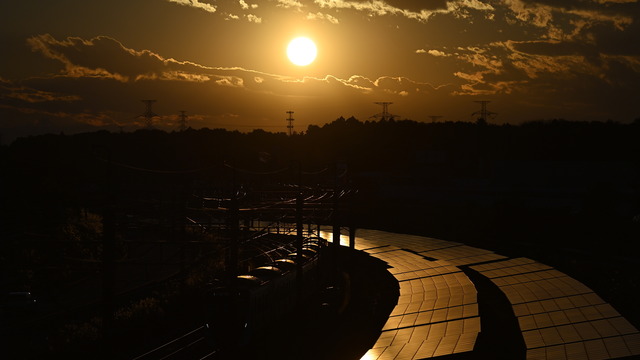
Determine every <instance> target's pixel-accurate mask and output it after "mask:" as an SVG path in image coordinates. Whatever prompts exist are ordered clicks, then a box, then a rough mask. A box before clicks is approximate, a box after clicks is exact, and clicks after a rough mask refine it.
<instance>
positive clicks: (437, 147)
mask: <svg viewBox="0 0 640 360" xmlns="http://www.w3.org/2000/svg"><path fill="white" fill-rule="evenodd" d="M638 154H640V121H636V122H634V123H633V124H619V123H613V122H569V121H562V120H554V121H539V122H530V123H526V124H523V125H519V126H509V125H503V126H495V125H486V124H474V123H433V124H421V123H416V122H412V121H383V122H366V123H363V122H360V121H357V120H356V119H353V118H350V119H344V118H340V119H338V120H336V121H334V122H332V123H330V124H327V125H325V126H322V127H318V126H310V127H309V128H308V129H307V131H306V132H305V133H304V134H296V135H293V136H287V135H285V134H283V133H268V132H265V131H261V130H256V131H253V132H251V133H239V132H229V131H226V130H210V129H200V130H193V129H189V130H186V131H184V132H179V133H165V132H162V131H156V130H141V131H137V132H134V133H108V132H104V131H102V132H95V133H86V134H78V135H72V136H67V135H43V136H37V137H29V138H21V139H18V140H16V141H14V142H13V143H12V144H11V145H10V146H2V147H1V148H0V169H1V170H0V190H1V192H0V203H1V204H2V208H1V210H0V211H1V213H0V266H1V271H0V273H1V274H2V275H1V276H2V277H1V278H0V292H1V293H2V295H4V294H7V293H9V292H27V291H29V292H31V293H32V294H33V296H35V297H36V299H37V300H38V302H37V304H38V305H37V307H38V308H37V309H36V310H33V308H35V306H32V305H33V304H25V303H21V304H17V305H15V304H14V305H10V306H13V308H9V307H8V306H9V305H6V306H5V305H4V304H6V303H3V314H8V313H11V314H18V315H15V316H18V317H19V319H20V321H18V322H17V323H12V324H17V325H15V326H16V327H17V329H13V328H11V329H6V328H5V329H3V332H5V331H6V332H13V333H17V334H19V336H22V339H23V340H24V339H27V340H24V341H23V343H21V346H26V347H27V348H30V349H40V350H41V351H44V352H48V351H52V352H56V353H59V354H67V352H74V351H75V350H77V349H81V350H86V351H89V350H88V349H91V348H95V347H94V346H95V344H96V342H99V339H100V337H101V336H102V334H101V333H100V329H101V321H102V320H101V318H100V312H101V308H100V301H101V291H102V290H103V289H102V288H101V285H100V284H101V282H102V280H104V279H103V278H102V275H101V274H102V273H103V270H104V268H103V264H102V262H101V261H102V259H103V258H104V253H103V252H104V251H111V252H113V256H114V257H115V258H116V259H117V261H120V262H121V265H119V266H118V271H119V272H118V273H117V275H116V277H117V281H118V286H121V288H120V290H121V293H122V294H124V295H122V296H119V297H116V299H117V301H116V302H117V304H116V309H117V311H118V312H117V315H116V318H115V319H114V321H116V322H118V321H119V322H121V323H122V324H121V325H122V327H123V328H124V327H129V328H130V329H133V330H132V331H131V334H136V333H146V334H147V338H149V337H151V338H152V337H154V336H161V335H160V334H155V333H154V331H156V330H157V331H160V330H159V328H157V327H154V326H151V327H149V326H148V324H149V323H150V322H151V323H159V322H162V321H168V320H167V319H169V318H172V317H173V318H174V320H175V318H180V317H183V323H184V324H183V325H184V326H185V328H186V327H188V326H189V325H190V324H191V323H196V322H198V320H193V319H192V318H191V315H193V314H191V315H189V314H187V313H181V310H180V309H188V310H189V311H190V310H193V309H194V307H192V306H190V305H188V304H187V305H185V302H184V301H185V299H188V298H193V297H194V296H197V295H194V294H195V293H197V291H199V284H203V283H206V282H207V281H209V280H211V279H210V277H211V274H212V273H215V272H216V271H220V272H222V271H224V262H225V256H228V255H226V254H224V252H223V251H222V248H223V245H222V244H220V243H219V242H216V240H215V236H214V235H211V234H205V233H203V232H199V231H198V230H197V229H194V228H188V227H186V228H185V227H184V226H180V223H178V220H176V219H180V218H183V216H181V215H184V213H183V211H184V205H186V206H187V207H189V206H195V205H194V204H193V201H194V200H193V199H194V198H196V199H200V200H201V199H203V198H205V197H207V196H209V197H211V198H213V197H224V196H227V195H228V194H229V193H230V192H231V189H236V190H237V189H238V188H242V189H244V190H246V191H249V190H250V189H251V188H255V187H261V186H262V187H264V186H269V185H273V184H280V185H283V184H298V183H302V184H304V185H306V186H316V185H317V184H318V183H323V184H325V185H327V184H328V185H330V186H338V187H344V186H351V187H354V188H357V189H358V195H357V196H356V197H355V198H354V199H353V201H352V203H351V204H350V205H348V206H349V208H348V209H349V213H350V214H351V216H350V217H348V218H347V217H345V218H343V219H342V221H343V222H344V223H346V222H349V223H350V224H353V225H355V226H356V227H363V228H377V229H383V230H391V231H396V232H402V233H416V234H421V235H427V236H431V237H437V238H442V239H445V240H451V241H459V242H463V243H466V244H469V245H474V246H478V247H483V248H487V249H491V250H495V251H496V252H499V253H501V254H504V255H510V256H527V257H531V258H534V259H536V260H538V261H541V262H543V263H546V264H549V265H552V266H555V267H557V268H559V269H560V270H561V271H564V272H566V273H568V274H569V275H571V276H573V277H575V278H576V279H578V280H580V281H582V282H584V283H585V284H586V285H587V286H589V287H591V288H592V289H594V290H595V291H596V292H597V293H599V294H600V295H601V296H602V297H603V298H604V299H605V300H607V301H609V302H610V303H612V304H613V305H614V306H615V307H616V308H617V309H618V310H619V311H620V312H621V313H622V314H623V315H624V316H626V317H627V318H628V319H629V320H630V321H631V322H632V323H634V325H636V327H638V326H640V310H638V309H637V307H636V304H635V301H634V299H635V298H634V296H635V294H637V293H639V292H640V291H639V290H640V289H638V287H639V285H638V282H637V265H636V264H637V261H638V259H639V258H640V256H638V252H637V250H638V239H640V157H638ZM336 164H338V165H337V166H336ZM232 169H236V170H232ZM238 169H241V170H242V171H240V170H238ZM345 169H346V170H347V173H346V174H347V175H346V176H338V174H342V172H343V171H344V170H345ZM323 170H324V171H323ZM313 174H321V175H318V176H316V175H313ZM196 195H197V196H196ZM194 196H195V197H194ZM345 206H346V205H345ZM105 233H110V234H112V235H111V236H113V238H115V239H116V245H115V247H114V248H112V249H105V248H104V246H103V245H104V244H103V239H104V237H105ZM209 237H210V238H209ZM185 240H186V243H187V244H192V245H184V243H179V244H180V245H177V244H178V241H185ZM205 240H207V241H205ZM159 242H162V244H161V245H158V243H159ZM203 244H206V245H203ZM249 257H251V256H249ZM136 259H138V260H139V259H145V260H144V261H137V260H136ZM149 259H153V261H149ZM176 274H177V275H176ZM127 281H130V283H131V285H130V286H129V287H127ZM141 284H144V285H141ZM115 292H116V293H118V290H116V291H115ZM185 294H186V295H185ZM6 309H9V310H6ZM16 309H17V310H16ZM21 314H22V315H21ZM25 314H26V315H25ZM176 314H179V315H176ZM3 316H4V315H3ZM11 316H14V315H11ZM194 316H195V315H194ZM42 317H46V321H42ZM25 319H26V320H25ZM14 320H15V319H14ZM174 320H171V321H174ZM175 321H177V320H175ZM9 323H10V322H6V321H5V322H4V324H9ZM32 324H36V325H37V326H46V327H47V328H46V329H33V327H32V326H31V325H32ZM5 326H6V325H5ZM12 326H13V325H12ZM33 332H35V333H37V334H47V337H46V339H42V338H40V337H38V338H37V339H33V338H32V337H31V335H30V334H31V333H33ZM123 335H126V334H120V336H121V337H122V338H126V336H123ZM164 335H166V334H164ZM132 336H133V335H132ZM129 339H132V337H129ZM144 341H146V340H144ZM134 342H135V341H134ZM3 345H6V344H3ZM138 345H139V344H138Z"/></svg>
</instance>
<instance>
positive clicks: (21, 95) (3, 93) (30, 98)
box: [0, 78, 82, 104]
mask: <svg viewBox="0 0 640 360" xmlns="http://www.w3.org/2000/svg"><path fill="white" fill-rule="evenodd" d="M0 99H16V100H21V101H23V102H27V103H32V104H33V103H43V102H52V101H64V102H72V101H79V100H81V99H82V98H81V97H80V96H78V95H68V94H60V93H57V92H52V91H44V90H38V89H34V88H31V87H28V86H23V85H16V84H14V83H12V82H10V81H7V80H4V79H1V78H0Z"/></svg>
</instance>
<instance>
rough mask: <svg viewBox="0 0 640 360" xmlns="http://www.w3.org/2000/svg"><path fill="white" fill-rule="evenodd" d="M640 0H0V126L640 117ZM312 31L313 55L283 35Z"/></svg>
mask: <svg viewBox="0 0 640 360" xmlns="http://www.w3.org/2000/svg"><path fill="white" fill-rule="evenodd" d="M639 21H640V4H639V3H638V1H637V0H553V1H552V0H540V1H532V0H490V1H480V0H452V1H445V0H426V1H412V0H385V1H379V0H374V1H358V0H309V1H303V0H269V1H265V0H239V1H213V0H135V1H131V0H127V1H124V0H112V1H94V0H89V1H72V0H57V1H45V0H40V1H35V0H21V1H2V3H1V4H0V29H1V30H0V36H1V46H2V56H0V91H1V92H0V134H2V141H3V143H7V142H9V141H11V140H12V139H13V138H15V137H16V136H24V135H29V134H41V133H47V132H52V133H59V132H65V133H75V132H78V131H92V130H97V129H100V128H106V129H109V130H118V129H119V128H120V127H121V128H122V129H124V131H133V130H136V129H138V128H140V127H142V126H144V121H143V119H142V118H140V117H139V115H141V114H142V113H144V111H145V105H144V103H142V102H141V100H143V99H155V100H157V102H156V103H155V104H154V105H153V111H154V112H155V113H157V114H158V115H160V116H159V117H158V118H156V119H154V126H155V127H156V128H159V129H164V130H175V129H177V128H178V114H179V112H180V110H184V111H186V114H187V115H188V116H189V118H188V121H189V125H190V126H192V127H194V128H201V127H209V128H226V129H238V130H241V131H251V130H252V129H255V128H263V129H265V130H267V131H286V125H287V122H286V121H285V119H286V117H287V114H286V111H289V110H291V111H294V114H293V117H294V118H295V121H294V126H295V128H294V130H298V131H301V130H306V128H307V126H308V125H309V124H316V125H322V124H324V123H327V122H330V121H333V120H335V119H336V118H338V117H340V116H344V117H349V116H355V117H356V118H357V119H359V120H367V119H369V117H370V116H372V115H374V114H376V113H379V112H381V111H382V108H381V106H379V105H376V104H374V102H382V101H385V102H393V104H392V105H391V106H390V107H389V111H390V112H391V113H392V114H396V115H398V117H397V118H398V119H412V120H416V121H424V122H430V121H431V119H430V118H429V116H431V115H440V116H443V117H442V118H441V119H440V120H438V121H474V120H475V117H474V116H471V114H472V113H473V112H475V111H478V110H479V109H480V105H479V104H478V103H475V102H474V101H481V100H487V101H491V103H489V105H488V109H489V110H490V111H492V112H495V113H497V115H496V116H495V117H494V118H492V119H490V121H489V122H490V123H496V124H503V123H507V122H509V123H514V124H515V123H520V122H522V121H527V120H536V119H552V118H564V119H567V120H608V119H611V120H615V121H619V122H623V123H626V122H630V121H632V120H633V119H636V118H639V117H640V25H639V24H638V22H639ZM297 36H306V37H308V38H310V39H312V40H313V41H314V42H315V43H316V45H317V49H318V55H317V58H316V59H315V61H314V62H312V63H311V64H310V65H308V66H296V65H294V64H292V63H291V62H290V61H289V60H288V58H287V54H286V49H287V45H288V43H289V41H290V40H292V39H293V38H295V37H297Z"/></svg>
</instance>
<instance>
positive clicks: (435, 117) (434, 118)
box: [429, 115, 442, 122]
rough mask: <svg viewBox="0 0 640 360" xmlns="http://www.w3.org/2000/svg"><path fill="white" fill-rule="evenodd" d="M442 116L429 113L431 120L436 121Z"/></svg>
mask: <svg viewBox="0 0 640 360" xmlns="http://www.w3.org/2000/svg"><path fill="white" fill-rule="evenodd" d="M441 117H442V115H429V119H431V122H436V121H438V119H440V118H441Z"/></svg>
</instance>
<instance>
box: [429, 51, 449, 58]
mask: <svg viewBox="0 0 640 360" xmlns="http://www.w3.org/2000/svg"><path fill="white" fill-rule="evenodd" d="M428 53H429V55H433V56H439V57H446V56H449V55H447V54H446V53H445V52H443V51H440V50H434V49H432V50H429V51H428Z"/></svg>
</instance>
